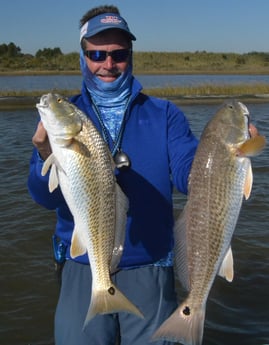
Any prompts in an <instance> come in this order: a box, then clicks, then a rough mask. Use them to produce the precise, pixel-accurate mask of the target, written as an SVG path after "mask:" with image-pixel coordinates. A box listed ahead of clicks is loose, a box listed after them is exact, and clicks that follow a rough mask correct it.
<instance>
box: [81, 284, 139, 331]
mask: <svg viewBox="0 0 269 345" xmlns="http://www.w3.org/2000/svg"><path fill="white" fill-rule="evenodd" d="M120 311H123V312H127V313H132V314H135V315H137V316H138V317H140V318H144V316H143V315H142V313H141V312H140V311H139V310H138V308H137V307H136V306H135V305H134V304H133V303H131V302H130V301H129V300H128V299H127V298H126V297H125V296H124V295H123V294H122V293H121V292H120V291H119V289H117V288H116V286H115V285H114V284H112V283H111V286H110V287H109V288H108V289H106V290H96V289H94V288H93V289H92V296H91V303H90V306H89V309H88V312H87V315H86V319H85V322H84V326H83V328H85V327H86V326H87V324H88V322H89V321H90V320H91V319H92V318H93V317H94V316H95V315H97V314H111V313H116V312H120Z"/></svg>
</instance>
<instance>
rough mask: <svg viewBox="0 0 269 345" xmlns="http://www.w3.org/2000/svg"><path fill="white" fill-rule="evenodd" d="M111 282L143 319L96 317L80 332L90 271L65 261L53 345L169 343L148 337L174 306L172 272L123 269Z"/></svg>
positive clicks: (125, 315) (122, 315)
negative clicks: (136, 308) (137, 309)
mask: <svg viewBox="0 0 269 345" xmlns="http://www.w3.org/2000/svg"><path fill="white" fill-rule="evenodd" d="M113 280H114V282H115V284H116V286H117V287H118V288H119V289H120V291H121V292H122V293H124V294H125V295H126V297H127V298H129V300H130V301H132V302H133V303H134V304H135V305H136V306H137V307H138V308H139V310H140V311H141V312H142V313H143V315H144V317H145V318H144V319H140V318H139V317H137V316H135V315H132V314H129V313H124V312H122V313H117V314H107V315H97V316H96V317H94V318H93V319H92V320H91V321H90V322H89V323H88V325H87V326H86V328H85V329H84V331H82V328H83V324H84V320H85V316H86V313H87V310H88V307H89V304H90V297H91V271H90V267H89V266H88V265H81V264H78V263H75V262H73V261H67V262H66V263H65V266H64V269H63V273H62V286H61V292H60V297H59V301H58V305H57V309H56V314H55V344H56V345H115V344H116V341H117V339H118V341H119V344H121V345H147V344H155V345H169V344H172V343H170V342H165V341H158V342H154V343H150V338H151V336H152V334H153V333H154V331H155V330H156V329H157V328H158V327H159V325H160V324H161V323H162V322H163V321H164V320H165V319H166V318H167V317H168V316H169V315H171V313H172V312H173V311H174V310H175V308H176V307H177V303H176V293H175V288H174V275H173V269H172V268H171V267H154V266H147V267H141V268H134V269H130V270H122V271H119V272H117V273H116V274H114V275H113ZM173 344H174V343H173Z"/></svg>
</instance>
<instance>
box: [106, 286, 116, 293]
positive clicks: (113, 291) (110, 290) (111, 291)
mask: <svg viewBox="0 0 269 345" xmlns="http://www.w3.org/2000/svg"><path fill="white" fill-rule="evenodd" d="M107 291H108V293H109V294H110V295H115V289H114V288H113V286H111V287H110V288H109V289H108V290H107Z"/></svg>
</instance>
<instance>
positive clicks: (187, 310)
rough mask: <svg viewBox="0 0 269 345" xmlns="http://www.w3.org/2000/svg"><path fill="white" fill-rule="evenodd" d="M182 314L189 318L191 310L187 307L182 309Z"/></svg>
mask: <svg viewBox="0 0 269 345" xmlns="http://www.w3.org/2000/svg"><path fill="white" fill-rule="evenodd" d="M183 314H184V315H186V316H189V315H191V310H190V308H189V307H188V306H186V307H185V308H184V309H183Z"/></svg>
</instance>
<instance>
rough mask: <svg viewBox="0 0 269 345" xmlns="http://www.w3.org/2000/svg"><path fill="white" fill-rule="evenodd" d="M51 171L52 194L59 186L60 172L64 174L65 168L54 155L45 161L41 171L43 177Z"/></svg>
mask: <svg viewBox="0 0 269 345" xmlns="http://www.w3.org/2000/svg"><path fill="white" fill-rule="evenodd" d="M49 169H50V174H49V191H50V193H52V192H53V191H54V190H55V189H56V188H57V187H58V186H59V177H58V170H61V171H63V172H64V170H63V168H62V167H61V166H60V164H59V162H58V161H57V159H56V157H55V155H54V154H53V153H51V154H50V155H49V157H48V158H47V159H46V160H45V162H44V164H43V167H42V170H41V175H42V176H45V175H46V174H47V172H48V171H49Z"/></svg>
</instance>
